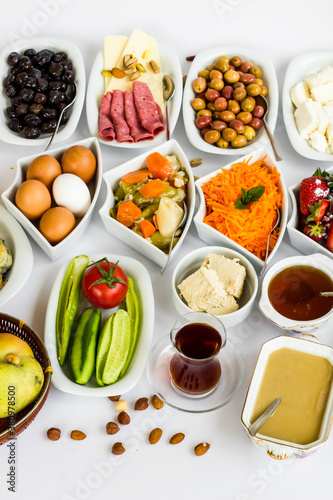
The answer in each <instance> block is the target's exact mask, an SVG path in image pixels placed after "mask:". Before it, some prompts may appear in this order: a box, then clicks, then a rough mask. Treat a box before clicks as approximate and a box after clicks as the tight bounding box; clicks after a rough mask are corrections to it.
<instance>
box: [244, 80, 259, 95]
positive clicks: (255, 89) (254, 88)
mask: <svg viewBox="0 0 333 500" xmlns="http://www.w3.org/2000/svg"><path fill="white" fill-rule="evenodd" d="M261 89H262V87H260V85H256V84H255V83H250V85H248V86H247V87H246V92H247V95H249V96H251V97H253V96H256V95H259V94H260V92H261Z"/></svg>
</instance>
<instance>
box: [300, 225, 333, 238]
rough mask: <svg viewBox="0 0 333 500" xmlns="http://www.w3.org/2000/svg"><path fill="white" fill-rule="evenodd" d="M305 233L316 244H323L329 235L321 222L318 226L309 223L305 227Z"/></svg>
mask: <svg viewBox="0 0 333 500" xmlns="http://www.w3.org/2000/svg"><path fill="white" fill-rule="evenodd" d="M303 233H304V234H305V235H306V236H308V237H309V238H311V239H312V240H313V241H315V242H316V243H321V242H322V240H323V239H324V238H325V237H326V235H327V233H326V230H325V226H324V225H323V224H322V223H321V222H318V223H317V224H315V223H314V222H309V223H308V224H306V225H305V227H304V229H303ZM332 239H333V237H332Z"/></svg>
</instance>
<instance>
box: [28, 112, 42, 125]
mask: <svg viewBox="0 0 333 500" xmlns="http://www.w3.org/2000/svg"><path fill="white" fill-rule="evenodd" d="M24 123H25V124H26V125H28V126H29V127H39V126H40V125H41V124H42V120H41V119H40V118H39V116H37V115H35V114H34V113H28V114H27V115H25V117H24Z"/></svg>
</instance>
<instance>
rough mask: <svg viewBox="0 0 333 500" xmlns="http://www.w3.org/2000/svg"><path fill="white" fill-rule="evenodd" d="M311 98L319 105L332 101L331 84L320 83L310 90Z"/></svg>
mask: <svg viewBox="0 0 333 500" xmlns="http://www.w3.org/2000/svg"><path fill="white" fill-rule="evenodd" d="M311 97H312V99H313V100H314V101H317V102H320V104H323V105H324V104H326V103H327V102H329V101H332V100H333V82H329V83H322V84H320V85H317V86H316V87H313V89H311Z"/></svg>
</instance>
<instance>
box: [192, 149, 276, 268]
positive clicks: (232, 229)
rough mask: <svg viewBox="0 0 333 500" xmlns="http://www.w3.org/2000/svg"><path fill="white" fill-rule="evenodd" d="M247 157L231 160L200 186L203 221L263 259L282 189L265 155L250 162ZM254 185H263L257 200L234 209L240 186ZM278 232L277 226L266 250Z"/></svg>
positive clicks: (272, 243) (273, 244)
mask: <svg viewBox="0 0 333 500" xmlns="http://www.w3.org/2000/svg"><path fill="white" fill-rule="evenodd" d="M250 161H251V159H249V160H248V161H242V162H238V163H234V164H233V165H232V166H231V168H230V169H224V168H221V172H220V173H218V174H217V175H216V176H215V177H212V178H211V179H210V181H209V182H207V183H205V184H203V185H202V186H201V188H202V190H203V193H204V196H205V200H206V216H205V217H204V222H205V223H206V224H208V225H209V226H211V227H212V228H214V229H216V230H217V231H219V232H220V233H222V234H224V235H225V236H228V237H229V238H230V239H232V240H233V241H235V242H236V243H238V244H239V245H241V246H242V247H243V248H246V250H248V251H249V252H251V253H253V254H254V255H256V256H257V257H259V259H264V258H265V254H266V245H267V238H268V234H269V232H270V230H271V229H272V227H273V226H274V224H275V222H276V217H277V212H276V209H277V208H280V207H281V206H282V193H281V192H280V191H279V188H278V186H277V182H278V180H279V177H280V174H279V173H278V172H277V169H276V168H274V169H272V170H271V169H269V168H268V167H267V166H265V165H264V161H265V157H264V158H261V159H260V160H258V161H256V162H254V163H252V164H251V165H250V164H249V162H250ZM254 186H265V192H264V194H263V195H262V196H261V198H260V199H259V201H256V202H253V203H251V204H249V205H248V206H247V207H248V208H247V209H245V210H239V209H236V208H235V203H236V200H237V198H241V188H244V189H245V190H246V191H248V190H249V189H251V188H253V187H254ZM279 232H280V229H279V228H276V229H275V230H274V231H273V233H272V234H271V237H270V242H269V252H271V251H272V250H273V248H274V246H275V244H276V241H277V239H278V236H279Z"/></svg>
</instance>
